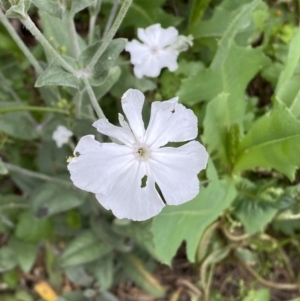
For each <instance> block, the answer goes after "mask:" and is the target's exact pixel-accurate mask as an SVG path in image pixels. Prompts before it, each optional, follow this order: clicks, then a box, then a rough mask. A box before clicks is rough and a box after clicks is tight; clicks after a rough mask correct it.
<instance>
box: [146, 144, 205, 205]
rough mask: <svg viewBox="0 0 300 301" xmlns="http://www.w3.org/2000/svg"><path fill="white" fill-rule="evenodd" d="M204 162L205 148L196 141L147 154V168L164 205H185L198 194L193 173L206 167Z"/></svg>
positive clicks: (197, 184) (195, 175) (195, 176)
mask: <svg viewBox="0 0 300 301" xmlns="http://www.w3.org/2000/svg"><path fill="white" fill-rule="evenodd" d="M207 160H208V154H207V152H206V150H205V148H204V147H203V145H201V144H200V143H199V142H197V141H191V142H189V143H187V144H185V145H183V146H181V147H178V148H173V147H163V148H159V149H157V150H155V151H153V152H152V153H151V159H150V160H149V168H150V170H151V174H152V175H153V177H154V179H155V182H156V183H157V184H158V186H159V188H160V190H161V192H162V194H163V196H164V198H165V201H166V202H167V203H168V204H170V205H179V204H182V203H185V202H187V201H189V200H191V199H193V198H194V197H195V196H196V195H197V194H198V193H199V180H198V177H197V174H198V173H199V171H200V170H202V169H204V168H205V167H206V164H207Z"/></svg>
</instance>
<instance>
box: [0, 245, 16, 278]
mask: <svg viewBox="0 0 300 301" xmlns="http://www.w3.org/2000/svg"><path fill="white" fill-rule="evenodd" d="M16 265H17V260H16V256H15V253H14V251H13V249H12V248H10V247H8V246H4V247H1V248H0V272H1V273H2V272H6V271H9V270H11V269H13V268H14V267H15V266H16Z"/></svg>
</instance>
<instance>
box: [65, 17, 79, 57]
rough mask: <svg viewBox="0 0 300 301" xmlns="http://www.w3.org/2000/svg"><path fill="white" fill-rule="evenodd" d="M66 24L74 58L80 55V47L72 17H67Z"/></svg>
mask: <svg viewBox="0 0 300 301" xmlns="http://www.w3.org/2000/svg"><path fill="white" fill-rule="evenodd" d="M66 24H67V29H68V33H69V35H70V40H71V43H72V52H73V56H74V58H76V59H78V58H79V55H80V47H79V40H78V36H77V32H76V28H75V23H74V19H73V17H68V18H67V21H66Z"/></svg>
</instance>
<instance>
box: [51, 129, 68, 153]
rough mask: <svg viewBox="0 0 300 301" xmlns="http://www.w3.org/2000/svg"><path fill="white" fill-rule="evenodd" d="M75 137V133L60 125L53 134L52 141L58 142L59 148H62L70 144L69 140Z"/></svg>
mask: <svg viewBox="0 0 300 301" xmlns="http://www.w3.org/2000/svg"><path fill="white" fill-rule="evenodd" d="M72 136H73V133H72V132H71V131H70V130H68V129H67V128H66V127H65V126H63V125H59V126H57V128H56V130H55V131H54V132H53V134H52V139H53V140H54V141H55V142H56V145H57V147H59V148H60V147H62V146H63V145H64V144H66V143H68V141H69V138H70V137H72Z"/></svg>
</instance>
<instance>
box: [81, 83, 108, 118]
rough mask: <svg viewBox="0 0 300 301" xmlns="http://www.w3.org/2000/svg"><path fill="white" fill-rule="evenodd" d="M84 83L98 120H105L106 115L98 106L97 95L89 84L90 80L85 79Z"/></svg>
mask: <svg viewBox="0 0 300 301" xmlns="http://www.w3.org/2000/svg"><path fill="white" fill-rule="evenodd" d="M83 81H84V85H85V88H86V91H87V93H88V95H89V97H90V100H91V104H92V106H93V108H94V110H95V112H96V114H97V116H98V118H99V119H100V118H105V115H104V113H103V111H102V109H101V107H100V106H99V104H98V101H97V98H96V95H95V93H94V91H93V89H92V87H91V85H90V83H89V82H88V80H87V79H86V78H84V79H83Z"/></svg>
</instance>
